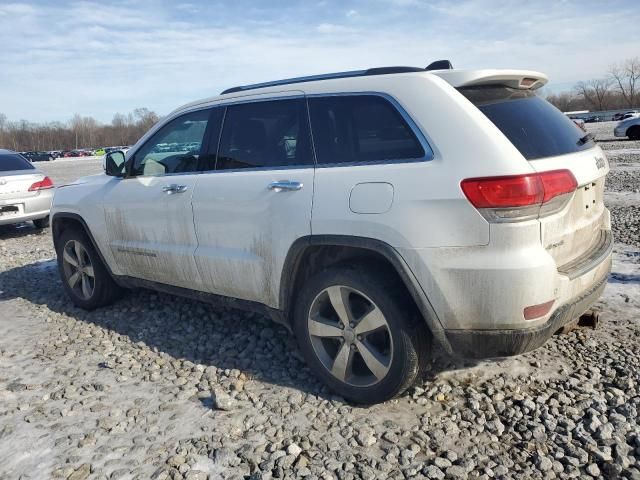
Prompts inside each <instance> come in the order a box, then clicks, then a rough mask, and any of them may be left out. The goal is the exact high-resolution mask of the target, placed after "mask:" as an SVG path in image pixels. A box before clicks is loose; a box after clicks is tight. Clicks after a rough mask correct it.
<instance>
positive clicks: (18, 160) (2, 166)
mask: <svg viewBox="0 0 640 480" xmlns="http://www.w3.org/2000/svg"><path fill="white" fill-rule="evenodd" d="M34 168H35V167H34V166H33V165H31V164H30V163H29V162H28V161H27V160H25V159H24V158H22V157H21V156H20V155H18V154H17V153H0V172H10V171H12V170H33V169H34Z"/></svg>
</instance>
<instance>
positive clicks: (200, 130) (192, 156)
mask: <svg viewBox="0 0 640 480" xmlns="http://www.w3.org/2000/svg"><path fill="white" fill-rule="evenodd" d="M209 113H210V110H199V111H197V112H191V113H187V114H185V115H182V116H180V117H178V118H176V119H174V120H172V121H170V122H169V123H167V124H166V125H165V126H163V127H162V128H161V129H160V130H158V131H157V132H156V133H155V134H154V135H153V136H152V137H151V138H150V139H149V140H148V141H147V142H146V143H145V144H144V145H143V146H142V148H141V149H140V150H139V151H138V152H137V153H136V155H135V158H134V162H133V166H132V174H133V175H165V174H169V173H186V172H195V171H198V170H199V166H198V159H199V157H200V150H201V148H202V140H203V138H204V132H205V130H206V128H207V121H208V118H209Z"/></svg>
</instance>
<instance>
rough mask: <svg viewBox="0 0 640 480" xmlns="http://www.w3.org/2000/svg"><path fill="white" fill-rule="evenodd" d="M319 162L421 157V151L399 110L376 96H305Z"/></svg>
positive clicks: (333, 162)
mask: <svg viewBox="0 0 640 480" xmlns="http://www.w3.org/2000/svg"><path fill="white" fill-rule="evenodd" d="M309 110H310V115H311V129H312V132H313V141H314V145H315V148H316V156H317V159H318V163H319V164H336V163H337V164H340V163H354V162H377V161H393V160H408V159H420V158H424V156H425V151H424V149H423V148H422V145H421V144H420V142H419V141H418V139H417V138H416V136H415V134H414V132H413V130H412V129H411V128H410V127H409V125H408V124H407V122H406V121H405V120H404V118H403V117H402V115H401V114H400V112H398V110H397V109H396V108H395V107H394V106H393V105H392V104H391V102H389V101H388V100H386V99H385V98H382V97H380V96H378V95H336V96H327V97H315V98H310V99H309Z"/></svg>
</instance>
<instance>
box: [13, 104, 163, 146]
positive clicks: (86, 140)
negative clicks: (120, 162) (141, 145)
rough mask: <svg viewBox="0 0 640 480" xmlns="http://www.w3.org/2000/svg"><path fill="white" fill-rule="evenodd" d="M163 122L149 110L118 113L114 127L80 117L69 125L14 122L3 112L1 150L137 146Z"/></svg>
mask: <svg viewBox="0 0 640 480" xmlns="http://www.w3.org/2000/svg"><path fill="white" fill-rule="evenodd" d="M159 119H160V117H159V116H158V114H156V113H155V112H153V111H151V110H149V109H148V108H136V109H135V110H134V111H133V112H130V113H127V114H122V113H116V114H115V115H114V116H113V119H112V120H111V123H110V124H103V123H100V122H98V121H97V120H96V119H95V118H93V117H83V116H82V115H78V114H75V115H74V116H73V118H72V119H71V120H70V121H68V122H66V123H62V122H48V123H33V122H28V121H27V120H18V121H10V120H8V119H7V117H6V115H4V114H2V113H0V148H6V149H9V150H14V151H16V152H23V151H51V150H75V149H82V148H91V149H93V148H98V147H108V146H124V145H133V144H134V143H135V142H136V141H137V140H138V139H139V138H140V137H141V136H142V135H144V133H145V132H146V131H147V130H149V129H150V128H151V127H152V126H153V125H154V124H155V123H156V122H157V121H158V120H159Z"/></svg>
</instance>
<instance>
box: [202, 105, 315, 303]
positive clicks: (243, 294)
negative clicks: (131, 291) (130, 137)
mask: <svg viewBox="0 0 640 480" xmlns="http://www.w3.org/2000/svg"><path fill="white" fill-rule="evenodd" d="M213 151H215V149H212V153H213ZM211 168H212V170H211V171H210V172H207V173H206V174H203V175H202V176H201V178H200V179H199V181H198V183H197V185H196V189H195V192H194V194H193V214H194V223H195V228H196V235H197V238H198V248H197V249H196V253H195V259H196V263H197V266H198V270H199V273H200V276H201V278H202V280H203V283H204V285H205V288H206V290H207V291H209V292H212V293H215V294H219V295H225V296H230V297H235V298H241V299H244V300H251V301H256V302H260V303H264V304H266V305H269V306H274V307H275V306H277V304H278V292H279V286H280V275H281V271H282V266H283V264H284V261H285V257H286V255H287V252H288V251H289V248H290V247H291V244H292V243H293V242H294V241H295V240H296V239H298V238H300V237H302V236H306V235H310V233H311V201H312V198H313V176H314V161H313V153H312V148H311V139H310V133H309V125H308V114H307V107H306V101H305V99H304V97H303V96H302V95H300V93H298V95H297V96H295V97H288V98H280V99H277V100H264V99H259V100H258V99H256V100H254V101H246V97H245V101H244V102H243V103H239V104H228V105H227V106H226V113H225V119H224V126H223V128H222V133H221V136H220V141H219V148H218V149H217V159H216V162H215V166H213V165H212V166H211Z"/></svg>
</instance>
